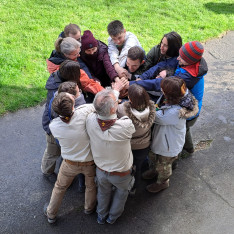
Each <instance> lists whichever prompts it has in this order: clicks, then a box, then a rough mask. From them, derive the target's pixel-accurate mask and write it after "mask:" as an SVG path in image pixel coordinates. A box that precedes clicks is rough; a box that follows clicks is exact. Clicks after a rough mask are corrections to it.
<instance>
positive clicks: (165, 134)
mask: <svg viewBox="0 0 234 234" xmlns="http://www.w3.org/2000/svg"><path fill="white" fill-rule="evenodd" d="M165 139H166V142H167V148H168V151H169V149H170V147H169V143H168V140H167V135H166V134H165Z"/></svg>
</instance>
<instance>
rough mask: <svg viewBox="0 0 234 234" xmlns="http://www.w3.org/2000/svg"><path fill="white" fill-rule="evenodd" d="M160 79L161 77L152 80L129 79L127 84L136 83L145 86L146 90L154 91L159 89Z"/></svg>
mask: <svg viewBox="0 0 234 234" xmlns="http://www.w3.org/2000/svg"><path fill="white" fill-rule="evenodd" d="M161 81H162V78H157V79H153V80H138V81H130V82H129V85H132V84H138V85H140V86H142V87H143V88H145V90H146V91H155V92H160V91H161V86H160V84H161Z"/></svg>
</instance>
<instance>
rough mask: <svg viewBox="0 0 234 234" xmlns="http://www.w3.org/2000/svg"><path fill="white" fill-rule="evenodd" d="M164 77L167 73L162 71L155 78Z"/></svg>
mask: <svg viewBox="0 0 234 234" xmlns="http://www.w3.org/2000/svg"><path fill="white" fill-rule="evenodd" d="M166 76H167V71H166V70H163V71H161V72H160V73H159V74H158V75H157V76H156V78H165V77H166Z"/></svg>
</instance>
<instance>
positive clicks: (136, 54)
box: [127, 46, 145, 63]
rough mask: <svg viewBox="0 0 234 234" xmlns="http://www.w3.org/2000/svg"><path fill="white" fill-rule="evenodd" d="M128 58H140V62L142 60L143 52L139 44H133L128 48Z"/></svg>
mask: <svg viewBox="0 0 234 234" xmlns="http://www.w3.org/2000/svg"><path fill="white" fill-rule="evenodd" d="M127 57H128V58H130V59H131V60H134V61H135V60H137V59H139V60H140V63H141V62H142V61H143V60H144V57H145V52H144V51H143V50H142V49H141V48H140V47H139V46H133V47H131V48H130V49H129V50H128V55H127Z"/></svg>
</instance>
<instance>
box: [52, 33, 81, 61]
mask: <svg viewBox="0 0 234 234" xmlns="http://www.w3.org/2000/svg"><path fill="white" fill-rule="evenodd" d="M54 45H55V50H56V51H57V52H59V53H62V54H63V55H64V56H65V57H67V58H68V59H70V60H74V61H75V60H77V58H78V57H79V56H80V47H81V43H80V42H78V41H77V40H75V39H74V38H72V37H65V38H61V37H59V38H58V39H57V40H56V42H55V44H54Z"/></svg>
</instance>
